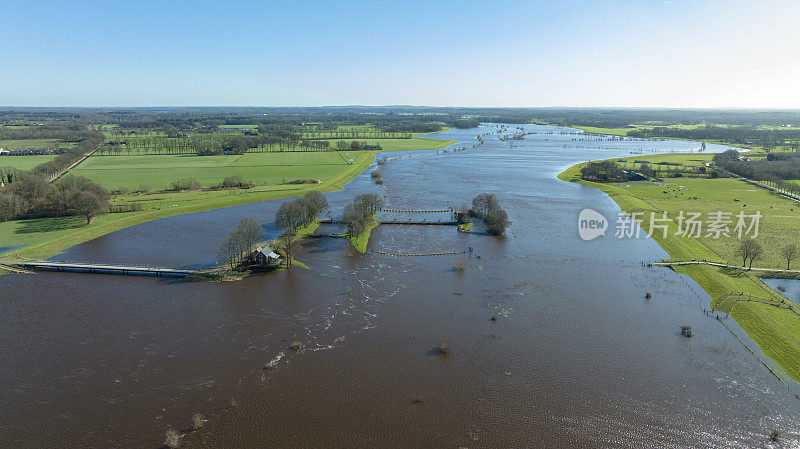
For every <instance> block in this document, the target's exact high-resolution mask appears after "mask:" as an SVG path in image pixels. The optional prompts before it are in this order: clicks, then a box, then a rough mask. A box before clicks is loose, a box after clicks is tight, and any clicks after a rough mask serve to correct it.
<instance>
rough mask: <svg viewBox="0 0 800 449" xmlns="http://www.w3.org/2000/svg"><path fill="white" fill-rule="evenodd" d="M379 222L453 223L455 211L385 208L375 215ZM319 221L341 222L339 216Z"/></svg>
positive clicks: (413, 223)
mask: <svg viewBox="0 0 800 449" xmlns="http://www.w3.org/2000/svg"><path fill="white" fill-rule="evenodd" d="M375 218H376V219H377V220H378V222H380V223H381V224H408V225H455V224H458V221H457V220H456V213H455V211H454V210H453V209H451V208H446V209H401V208H386V209H382V210H381V211H380V212H378V215H377V216H376V217H375ZM320 222H321V223H342V219H341V218H328V219H323V220H320Z"/></svg>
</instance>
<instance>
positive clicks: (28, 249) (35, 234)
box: [0, 151, 376, 259]
mask: <svg viewBox="0 0 800 449" xmlns="http://www.w3.org/2000/svg"><path fill="white" fill-rule="evenodd" d="M375 154H376V153H374V152H370V151H363V152H360V153H359V154H358V155H357V157H356V160H355V161H354V163H353V164H350V165H341V166H340V170H339V171H338V172H337V173H336V174H334V175H332V176H330V177H328V178H327V179H325V180H324V181H323V182H322V183H321V184H299V185H269V186H257V187H254V188H252V189H235V190H217V191H192V192H166V193H158V194H153V195H134V194H128V195H118V196H116V197H114V199H113V203H114V204H125V203H130V202H136V203H139V204H141V205H142V206H143V208H144V210H142V211H138V212H127V213H115V214H106V215H101V216H99V217H97V218H95V220H94V221H93V222H92V224H90V225H86V224H85V220H83V219H82V218H81V217H64V218H43V219H35V220H17V221H7V222H3V223H0V246H17V245H25V246H24V247H22V248H19V249H16V250H13V251H11V252H9V253H4V254H3V255H2V257H3V258H6V257H10V258H14V257H26V258H35V259H40V258H46V257H50V256H52V255H54V254H58V253H59V252H61V251H63V250H65V249H66V248H69V247H70V246H73V245H77V244H79V243H83V242H85V241H88V240H91V239H93V238H96V237H99V236H101V235H105V234H108V233H109V232H113V231H116V230H118V229H122V228H126V227H128V226H133V225H135V224H139V223H144V222H146V221H150V220H155V219H157V218H164V217H169V216H172V215H180V214H185V213H190V212H198V211H202V210H209V209H217V208H220V207H227V206H236V205H239V204H247V203H253V202H257V201H266V200H273V199H278V198H287V197H292V196H299V195H304V194H305V193H307V192H309V191H311V190H318V191H320V192H329V191H332V190H339V189H341V187H342V185H344V184H345V183H346V182H347V181H349V180H351V179H352V178H353V177H354V176H356V175H358V174H359V173H361V172H362V171H364V170H365V169H366V168H367V167H369V165H370V164H371V163H372V161H373V160H374V158H375Z"/></svg>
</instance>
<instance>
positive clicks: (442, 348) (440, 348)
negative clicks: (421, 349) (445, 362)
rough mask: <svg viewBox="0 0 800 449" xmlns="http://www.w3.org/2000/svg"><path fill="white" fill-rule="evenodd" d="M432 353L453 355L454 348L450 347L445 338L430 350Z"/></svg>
mask: <svg viewBox="0 0 800 449" xmlns="http://www.w3.org/2000/svg"><path fill="white" fill-rule="evenodd" d="M428 353H429V354H430V355H438V356H442V357H449V356H451V355H453V350H452V349H450V346H449V345H448V344H447V342H445V341H444V340H440V341H439V344H438V345H436V346H434V347H433V349H431V350H430V351H428Z"/></svg>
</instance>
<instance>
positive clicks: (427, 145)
mask: <svg viewBox="0 0 800 449" xmlns="http://www.w3.org/2000/svg"><path fill="white" fill-rule="evenodd" d="M326 140H328V141H329V142H330V143H331V146H332V147H334V146H336V142H337V141H339V140H344V141H346V142H350V141H351V140H353V139H326ZM357 140H359V141H363V142H366V143H367V145H378V144H380V146H381V148H382V149H383V150H384V151H399V150H436V149H439V148H444V147H446V146H448V145H450V144H453V143H455V142H453V141H452V140H444V139H427V138H424V137H413V138H411V139H357Z"/></svg>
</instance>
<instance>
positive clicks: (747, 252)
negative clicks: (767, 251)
mask: <svg viewBox="0 0 800 449" xmlns="http://www.w3.org/2000/svg"><path fill="white" fill-rule="evenodd" d="M763 252H764V248H762V247H761V245H760V244H759V243H758V242H756V241H755V240H753V239H747V240H742V243H741V244H739V249H738V250H737V251H736V254H737V255H738V256H739V257H741V258H742V267H744V266H745V265H747V261H748V260H750V265H748V267H747V268H748V269H750V268H752V267H753V261H754V260H755V259H758V258H760V257H761V254H762V253H763Z"/></svg>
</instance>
